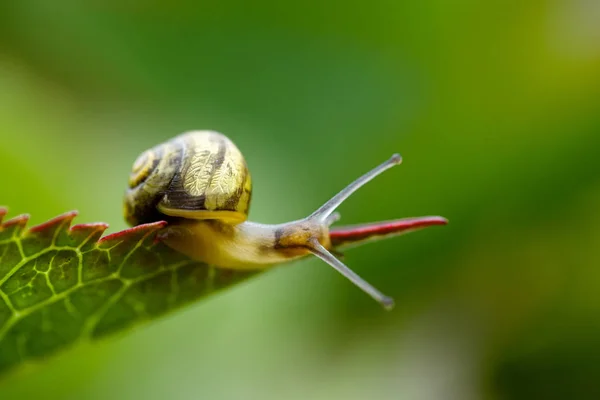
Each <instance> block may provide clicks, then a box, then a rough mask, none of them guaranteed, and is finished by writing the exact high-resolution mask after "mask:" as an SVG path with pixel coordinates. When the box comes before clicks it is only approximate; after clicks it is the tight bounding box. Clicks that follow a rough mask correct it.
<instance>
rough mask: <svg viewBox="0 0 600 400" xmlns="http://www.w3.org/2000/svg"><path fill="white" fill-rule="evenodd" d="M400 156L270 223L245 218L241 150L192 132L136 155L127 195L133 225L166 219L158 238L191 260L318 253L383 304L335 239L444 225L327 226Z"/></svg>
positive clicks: (218, 137) (265, 261)
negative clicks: (295, 216) (293, 215)
mask: <svg viewBox="0 0 600 400" xmlns="http://www.w3.org/2000/svg"><path fill="white" fill-rule="evenodd" d="M400 162H401V158H400V156H399V155H397V154H395V155H393V156H392V157H391V158H390V159H389V160H387V161H386V162H384V163H383V164H381V165H379V166H378V167H376V168H375V169H373V170H371V171H370V172H368V173H366V174H365V175H363V176H361V177H360V178H358V179H357V180H356V181H354V182H353V183H352V184H350V185H348V186H347V187H346V188H345V189H343V190H342V191H341V192H339V193H338V194H337V195H335V196H334V197H333V198H331V199H330V200H329V201H327V202H326V203H325V204H324V205H323V206H321V207H320V208H319V209H318V210H317V211H315V212H314V213H312V214H311V215H309V216H308V217H306V218H303V219H299V220H297V221H292V222H287V223H284V224H277V225H269V224H259V223H254V222H250V221H247V217H248V211H249V208H250V201H251V197H252V183H251V177H250V173H249V171H248V167H247V165H246V161H245V160H244V157H243V156H242V153H241V152H240V151H239V149H238V148H237V147H236V146H235V144H234V143H233V142H232V141H231V140H229V139H228V138H227V137H226V136H224V135H222V134H220V133H218V132H215V131H191V132H186V133H183V134H181V135H179V136H176V137H175V138H173V139H171V140H169V141H166V142H164V143H162V144H159V145H157V146H155V147H153V148H152V149H150V150H147V151H145V152H144V153H142V154H141V155H140V156H139V157H138V159H137V160H136V161H135V163H134V166H133V169H132V172H131V175H130V177H129V189H128V190H127V192H126V194H125V199H124V214H125V219H126V221H127V222H128V223H129V224H131V225H138V224H141V223H147V222H153V221H157V220H167V221H168V222H169V224H168V226H167V227H166V228H165V229H164V230H163V231H162V232H161V234H160V239H161V240H162V241H163V242H164V243H165V244H167V245H168V246H170V247H172V248H173V249H175V250H176V251H179V252H181V253H183V254H185V255H187V256H189V257H191V258H193V259H195V260H199V261H203V262H205V263H207V264H210V265H213V266H216V267H220V268H229V269H265V268H268V267H270V266H273V265H276V264H279V263H282V262H286V261H290V260H293V259H297V258H300V257H303V256H306V255H309V254H314V255H316V256H317V257H319V258H321V259H322V260H324V261H325V262H327V263H328V264H330V265H331V266H332V267H334V268H335V269H336V270H338V271H339V272H340V273H342V274H343V275H344V276H346V277H347V278H348V279H350V280H351V281H352V282H354V283H355V284H356V285H357V286H359V287H360V288H361V289H363V290H364V291H365V292H367V293H368V294H369V295H371V297H373V298H374V299H375V300H377V301H379V302H380V303H381V304H382V305H384V306H385V307H386V308H391V307H392V306H393V300H392V299H391V298H389V297H387V296H385V295H383V294H382V293H380V292H379V291H378V290H377V289H375V288H374V287H372V286H371V285H370V284H368V283H367V282H365V281H364V280H362V279H361V278H360V277H359V276H358V275H356V274H355V273H354V272H352V271H351V270H350V269H349V268H348V267H346V266H345V265H344V264H343V263H342V262H341V261H340V260H339V259H338V258H336V257H335V256H334V255H333V254H332V253H331V252H330V250H332V247H333V243H332V239H335V241H336V244H341V245H347V244H353V243H357V242H362V241H366V240H369V239H373V238H379V237H388V236H392V235H396V234H399V233H402V232H405V231H408V230H414V229H418V228H422V227H425V226H430V225H436V224H444V223H446V220H445V219H443V218H442V217H421V218H416V219H415V218H413V219H404V220H395V221H388V222H382V223H374V224H364V225H356V226H354V227H350V228H342V229H339V230H337V231H330V225H331V224H332V223H334V222H335V221H337V220H338V219H339V214H338V213H336V212H335V209H336V208H337V207H338V206H339V205H340V204H341V203H342V202H343V201H344V200H345V199H346V198H347V197H349V196H350V195H351V194H352V193H353V192H355V191H356V190H357V189H358V188H360V187H361V186H362V185H364V184H365V183H366V182H368V181H370V180H371V179H373V178H374V177H375V176H377V175H379V174H380V173H381V172H383V171H385V170H387V169H389V168H391V167H392V166H394V165H397V164H399V163H400Z"/></svg>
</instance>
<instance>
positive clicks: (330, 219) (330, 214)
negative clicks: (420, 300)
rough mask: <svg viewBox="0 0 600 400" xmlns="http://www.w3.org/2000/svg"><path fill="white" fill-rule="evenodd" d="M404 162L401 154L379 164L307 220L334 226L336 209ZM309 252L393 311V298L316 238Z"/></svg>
mask: <svg viewBox="0 0 600 400" xmlns="http://www.w3.org/2000/svg"><path fill="white" fill-rule="evenodd" d="M401 162H402V157H400V155H399V154H394V155H392V156H391V157H390V158H389V159H388V160H387V161H385V162H383V163H382V164H379V165H378V166H377V167H375V168H373V169H372V170H371V171H369V172H367V173H366V174H364V175H362V176H361V177H359V178H358V179H356V180H355V181H354V182H352V183H351V184H349V185H348V186H346V187H345V188H344V189H342V190H341V191H340V192H339V193H338V194H336V195H335V196H333V197H332V198H331V199H330V200H329V201H327V202H326V203H325V204H323V205H322V206H321V207H319V209H318V210H317V211H315V212H314V213H312V214H311V215H310V216H309V217H308V218H307V220H308V221H314V222H315V223H316V224H320V225H323V224H325V225H327V227H329V225H331V224H333V223H334V222H336V221H337V220H339V219H340V214H339V213H338V212H335V210H336V208H338V207H339V205H340V204H342V203H343V202H344V200H346V199H347V198H348V197H350V195H352V193H354V192H356V191H357V190H358V189H360V188H361V187H362V186H364V185H365V184H366V183H367V182H370V181H371V180H372V179H373V178H375V177H376V176H378V175H380V174H381V173H382V172H384V171H386V170H388V169H390V168H392V167H393V166H395V165H398V164H400V163H401ZM308 248H309V250H310V251H311V252H312V253H313V254H314V255H316V256H317V257H319V258H320V259H321V260H323V261H325V262H326V263H327V264H329V265H331V266H332V267H333V268H334V269H335V270H336V271H338V272H339V273H340V274H342V275H344V276H345V277H346V278H348V279H349V280H350V281H351V282H352V283H354V284H355V285H356V286H357V287H359V288H360V289H362V290H363V291H364V292H365V293H367V294H368V295H369V296H371V297H372V298H373V299H375V300H376V301H377V302H379V303H380V304H381V305H382V306H383V307H384V308H385V309H387V310H391V309H392V308H393V307H394V300H393V299H392V298H391V297H388V296H386V295H384V294H383V293H381V292H380V291H379V290H377V289H376V288H375V287H373V286H372V285H371V284H370V283H368V282H367V281H365V280H364V279H362V278H361V277H360V276H358V275H357V274H356V273H355V272H354V271H352V270H351V269H350V268H348V267H347V266H346V265H345V264H344V263H343V262H341V261H340V260H339V259H338V258H336V257H335V256H334V255H333V254H331V253H330V252H329V250H327V249H326V248H325V247H323V245H321V243H319V241H318V240H317V239H316V238H313V239H311V240H310V241H309V243H308Z"/></svg>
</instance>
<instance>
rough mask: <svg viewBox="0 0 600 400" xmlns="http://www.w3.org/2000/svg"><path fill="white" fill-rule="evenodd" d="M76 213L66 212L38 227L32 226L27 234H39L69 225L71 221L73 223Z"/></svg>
mask: <svg viewBox="0 0 600 400" xmlns="http://www.w3.org/2000/svg"><path fill="white" fill-rule="evenodd" d="M77 214H78V212H77V211H68V212H66V213H64V214H61V215H59V216H57V217H54V218H52V219H49V220H48V221H46V222H44V223H41V224H39V225H36V226H32V227H31V228H29V232H30V233H40V232H43V231H45V230H48V229H51V228H53V227H56V226H57V225H67V226H69V225H71V221H73V218H75V217H76V216H77Z"/></svg>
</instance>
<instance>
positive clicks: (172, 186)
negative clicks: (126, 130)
mask: <svg viewBox="0 0 600 400" xmlns="http://www.w3.org/2000/svg"><path fill="white" fill-rule="evenodd" d="M251 194H252V182H251V178H250V172H249V171H248V167H247V165H246V161H245V160H244V157H243V155H242V153H241V152H240V151H239V149H238V148H237V147H236V146H235V144H234V143H233V142H232V141H231V140H229V139H228V138H227V137H226V136H224V135H222V134H220V133H218V132H214V131H191V132H186V133H183V134H181V135H179V136H177V137H175V138H173V139H171V140H169V141H166V142H164V143H162V144H159V145H157V146H155V147H153V148H152V149H150V150H147V151H145V152H144V153H142V154H141V155H140V156H139V157H138V158H137V160H136V161H135V163H134V165H133V169H132V171H131V174H130V176H129V189H128V190H127V193H126V194H125V201H124V214H125V219H126V220H127V222H128V223H129V224H131V225H138V224H141V223H146V222H152V221H156V220H160V219H165V216H170V217H182V218H187V219H203V220H205V219H218V220H221V221H223V222H226V223H228V224H237V223H240V222H243V221H245V220H246V219H247V217H248V210H249V207H250V199H251Z"/></svg>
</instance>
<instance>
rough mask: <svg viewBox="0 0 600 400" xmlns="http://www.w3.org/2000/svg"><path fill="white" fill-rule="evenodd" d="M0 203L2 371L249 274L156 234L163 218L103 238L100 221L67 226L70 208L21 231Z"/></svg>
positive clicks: (21, 224) (23, 219)
mask: <svg viewBox="0 0 600 400" xmlns="http://www.w3.org/2000/svg"><path fill="white" fill-rule="evenodd" d="M5 215H6V209H4V208H0V374H3V373H4V372H7V371H8V370H10V369H12V368H13V367H15V366H17V365H19V364H21V363H23V362H28V361H34V360H37V359H40V358H43V357H45V356H48V355H50V354H53V353H55V352H57V351H58V350H61V349H65V348H68V347H71V346H72V345H74V344H76V343H78V342H83V341H90V340H93V339H97V338H101V337H104V336H106V335H108V334H111V333H115V332H118V331H122V330H124V329H126V328H128V327H131V326H133V325H135V324H137V323H140V322H143V321H148V320H152V319H154V318H156V317H159V316H161V315H163V314H165V313H167V312H169V311H172V310H174V309H176V308H178V307H181V306H183V305H185V304H189V303H191V302H193V301H195V300H197V299H199V298H202V297H205V296H207V295H208V294H211V293H214V292H216V291H217V290H219V289H222V288H225V287H228V286H231V285H232V284H234V283H236V282H239V281H241V280H243V279H244V278H247V277H249V276H251V275H253V274H255V272H243V271H232V270H225V269H222V268H215V267H213V266H209V265H206V264H203V263H200V262H197V261H193V260H191V259H189V258H187V257H186V256H184V255H181V254H179V253H177V252H175V251H174V250H171V249H170V248H168V247H167V246H165V245H163V244H162V243H160V242H158V241H157V240H156V233H157V232H158V231H159V230H160V229H161V228H163V227H164V226H165V225H166V223H165V222H162V221H161V222H155V223H151V224H145V225H140V226H137V227H134V228H130V229H126V230H124V231H121V232H118V233H115V234H112V235H108V236H105V237H101V236H102V233H103V232H104V231H105V230H106V229H107V227H108V225H107V224H104V223H94V224H81V225H74V226H71V222H72V221H73V218H75V216H76V215H77V213H76V212H75V211H72V212H68V213H65V214H63V215H60V216H58V217H56V218H54V219H52V220H50V221H48V222H46V223H44V224H41V225H38V226H35V227H32V228H30V229H26V224H27V221H28V219H29V217H28V216H27V215H20V216H18V217H15V218H12V219H10V220H7V221H5V222H4V223H2V220H3V217H4V216H5Z"/></svg>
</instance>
